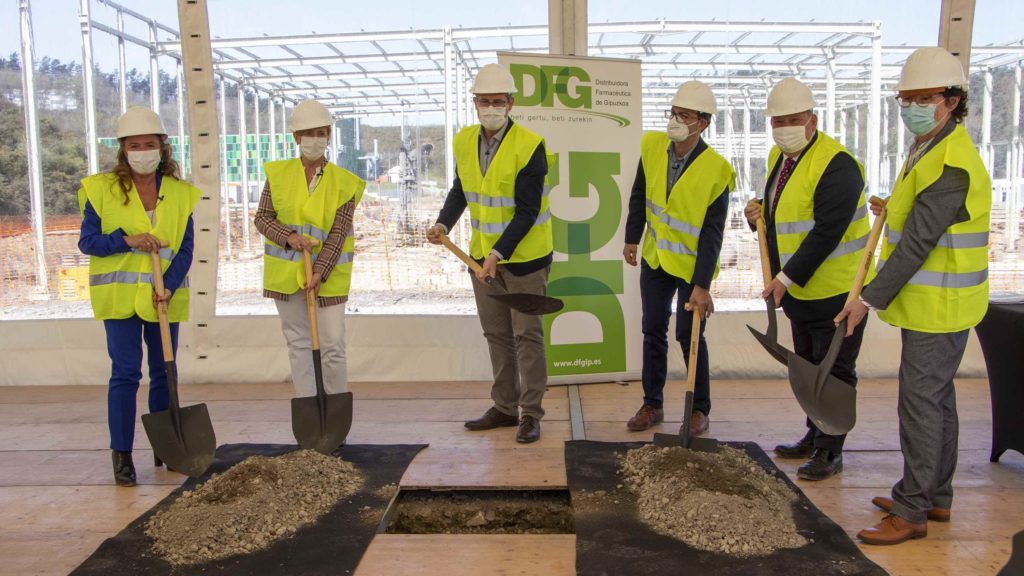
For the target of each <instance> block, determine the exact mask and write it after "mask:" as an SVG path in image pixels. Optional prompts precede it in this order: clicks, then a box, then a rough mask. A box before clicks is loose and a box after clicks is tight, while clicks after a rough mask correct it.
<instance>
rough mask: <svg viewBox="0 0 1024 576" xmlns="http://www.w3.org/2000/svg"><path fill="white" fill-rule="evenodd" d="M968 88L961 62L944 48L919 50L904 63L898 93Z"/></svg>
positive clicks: (897, 87)
mask: <svg viewBox="0 0 1024 576" xmlns="http://www.w3.org/2000/svg"><path fill="white" fill-rule="evenodd" d="M949 87H956V88H966V87H967V78H965V77H964V67H963V66H962V65H961V64H960V60H958V59H957V57H956V56H953V55H952V54H950V53H949V52H947V51H946V50H945V49H943V48H939V47H938V46H931V47H928V48H918V49H917V50H914V52H913V53H911V55H910V57H909V58H907V61H906V62H904V63H903V72H902V73H901V74H900V81H899V83H898V84H896V91H897V92H902V91H904V90H921V89H924V88H949Z"/></svg>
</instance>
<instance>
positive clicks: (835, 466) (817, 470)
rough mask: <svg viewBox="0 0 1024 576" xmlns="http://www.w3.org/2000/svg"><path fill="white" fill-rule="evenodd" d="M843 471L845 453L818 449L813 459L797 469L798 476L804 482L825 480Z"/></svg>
mask: <svg viewBox="0 0 1024 576" xmlns="http://www.w3.org/2000/svg"><path fill="white" fill-rule="evenodd" d="M842 471H843V453H842V452H833V451H831V450H827V449H825V448H817V449H815V450H814V454H813V455H811V459H810V460H808V461H807V462H806V463H805V464H804V465H803V466H801V467H799V468H797V469H796V475H797V477H799V478H803V479H804V480H824V479H825V478H828V477H829V476H835V475H836V474H839V473H840V472H842Z"/></svg>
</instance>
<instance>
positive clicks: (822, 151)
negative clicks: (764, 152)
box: [762, 132, 875, 300]
mask: <svg viewBox="0 0 1024 576" xmlns="http://www.w3.org/2000/svg"><path fill="white" fill-rule="evenodd" d="M839 154H847V155H849V152H848V151H847V150H846V148H844V147H843V146H842V145H841V144H840V143H839V142H836V141H835V140H833V139H832V138H830V137H828V136H827V135H826V134H823V133H821V132H818V133H817V137H816V139H815V140H814V143H813V144H812V145H811V146H810V147H809V148H807V149H806V150H805V151H804V152H803V156H801V158H800V161H799V162H797V164H796V167H795V168H794V169H793V174H792V175H791V176H790V178H789V180H788V181H787V182H786V186H785V188H784V190H783V193H782V196H781V197H780V198H779V203H778V205H777V206H776V208H775V235H776V239H777V240H778V252H779V262H780V263H781V264H782V265H783V266H785V265H786V264H787V263H788V262H789V261H790V259H792V257H793V255H794V254H796V253H797V251H798V250H799V249H800V246H801V245H802V244H803V242H804V239H806V238H807V235H808V234H810V233H811V231H812V230H813V229H814V193H815V191H816V189H817V187H818V184H819V182H820V181H821V178H822V176H823V175H824V174H825V171H826V170H827V169H828V166H829V164H830V163H831V162H832V160H833V159H834V158H835V157H836V156H838V155H839ZM781 156H782V153H781V152H780V151H779V148H778V147H777V146H775V147H773V148H772V150H771V152H770V153H769V161H768V165H769V166H771V167H775V166H778V165H779V162H780V160H781ZM851 158H852V156H851ZM857 168H858V169H859V171H860V174H861V178H863V176H864V167H863V166H861V165H860V163H859V162H858V163H857ZM766 204H767V203H766V202H765V203H762V211H763V210H764V209H765V205H766ZM870 232H871V230H870V225H869V224H868V208H867V199H866V198H865V196H864V191H863V189H862V190H860V191H859V198H858V199H857V208H856V210H855V212H854V213H853V216H852V217H851V219H850V224H849V225H848V226H847V227H846V230H845V231H844V232H843V236H842V237H841V238H840V240H839V243H838V244H837V245H836V247H835V248H834V249H833V250H832V252H831V253H830V254H829V255H828V257H827V258H826V259H825V261H824V262H822V263H821V265H819V266H818V268H817V270H815V272H814V274H813V275H812V276H811V279H810V280H808V281H807V283H806V284H804V285H803V286H799V285H796V284H794V285H793V286H791V287H790V288H789V290H788V291H789V294H790V295H792V296H793V297H794V298H797V299H798V300H821V299H824V298H829V297H832V296H838V295H839V294H843V293H845V292H848V291H849V290H850V285H851V284H853V278H854V276H855V275H856V272H857V266H858V265H859V264H860V259H861V256H862V255H863V250H864V248H865V247H866V246H867V239H868V236H869V234H870ZM874 275H875V267H874V263H873V262H871V263H870V264H869V268H868V275H867V278H866V280H867V282H870V281H871V279H872V278H874Z"/></svg>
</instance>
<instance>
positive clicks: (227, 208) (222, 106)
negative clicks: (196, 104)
mask: <svg viewBox="0 0 1024 576" xmlns="http://www.w3.org/2000/svg"><path fill="white" fill-rule="evenodd" d="M217 78H218V80H219V81H220V99H219V100H218V102H217V104H218V108H217V112H218V113H219V114H220V130H219V132H220V196H221V198H223V199H224V200H223V202H222V203H221V207H222V208H223V209H224V253H225V254H224V255H225V256H227V258H228V260H230V259H231V251H232V248H231V200H230V194H229V190H230V188H229V187H228V134H227V132H228V113H227V108H228V93H227V82H226V81H225V80H224V77H223V76H218V77H217Z"/></svg>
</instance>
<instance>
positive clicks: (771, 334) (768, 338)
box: [747, 217, 790, 364]
mask: <svg viewBox="0 0 1024 576" xmlns="http://www.w3.org/2000/svg"><path fill="white" fill-rule="evenodd" d="M757 244H758V247H759V248H760V250H761V275H762V276H763V278H764V287H765V288H767V287H768V285H769V284H771V282H772V270H771V263H770V260H769V259H768V238H767V236H766V235H765V230H764V218H760V217H759V218H758V219H757ZM765 305H766V306H767V308H768V332H767V333H766V334H762V333H760V332H758V331H757V330H754V328H753V326H751V325H750V324H747V330H750V333H751V334H753V335H754V338H755V339H756V340H757V341H758V342H760V343H761V346H762V347H763V348H764V349H765V350H766V351H767V352H768V353H769V354H771V356H772V358H775V359H776V360H778V361H779V362H781V363H782V364H788V363H789V354H790V352H789V350H786V349H785V348H783V347H782V346H780V345H779V321H778V318H777V317H776V312H775V298H773V297H772V296H768V298H766V299H765Z"/></svg>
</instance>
